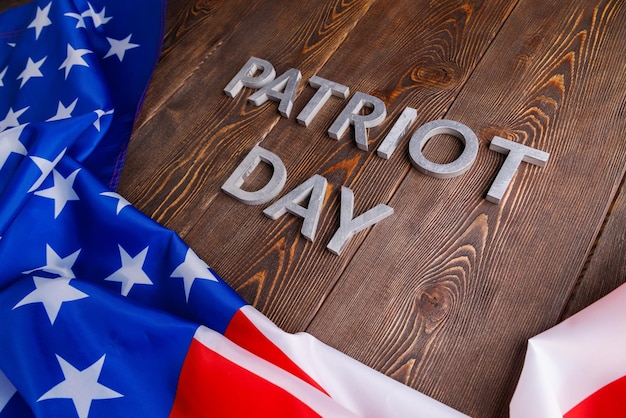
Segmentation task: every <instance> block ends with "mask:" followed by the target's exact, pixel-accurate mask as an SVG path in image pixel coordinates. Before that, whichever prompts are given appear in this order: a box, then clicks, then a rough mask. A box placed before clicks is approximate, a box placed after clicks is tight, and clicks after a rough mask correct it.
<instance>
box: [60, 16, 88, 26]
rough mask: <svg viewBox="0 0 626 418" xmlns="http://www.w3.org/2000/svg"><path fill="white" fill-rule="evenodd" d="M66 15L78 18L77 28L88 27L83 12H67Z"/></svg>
mask: <svg viewBox="0 0 626 418" xmlns="http://www.w3.org/2000/svg"><path fill="white" fill-rule="evenodd" d="M64 16H68V17H72V18H74V19H76V20H77V22H76V29H80V28H86V26H85V19H83V15H82V14H78V13H65V14H64Z"/></svg>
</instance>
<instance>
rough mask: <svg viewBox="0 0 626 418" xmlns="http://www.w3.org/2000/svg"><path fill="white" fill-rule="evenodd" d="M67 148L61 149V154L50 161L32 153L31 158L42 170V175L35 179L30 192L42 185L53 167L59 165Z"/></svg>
mask: <svg viewBox="0 0 626 418" xmlns="http://www.w3.org/2000/svg"><path fill="white" fill-rule="evenodd" d="M66 150H67V148H63V151H61V152H60V153H59V155H57V157H56V158H55V159H54V161H49V160H46V159H45V158H41V157H35V156H32V155H31V157H30V159H31V160H32V161H33V162H34V163H35V165H36V166H37V168H39V171H41V175H40V176H39V178H38V179H37V180H35V183H33V185H32V186H31V188H30V189H29V190H28V193H31V192H34V191H35V190H37V189H38V188H39V186H41V185H42V183H43V182H44V180H45V179H47V178H48V176H49V175H50V173H52V169H53V168H54V167H56V166H57V164H58V163H59V161H61V158H63V156H64V155H65V151H66Z"/></svg>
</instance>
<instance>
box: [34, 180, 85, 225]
mask: <svg viewBox="0 0 626 418" xmlns="http://www.w3.org/2000/svg"><path fill="white" fill-rule="evenodd" d="M79 171H80V168H78V169H76V171H74V172H73V173H72V174H70V175H69V176H67V177H63V176H62V175H61V173H59V172H58V171H56V170H54V169H53V170H52V176H53V179H54V186H52V187H50V188H48V189H44V190H39V191H36V192H35V194H36V195H37V196H41V197H45V198H48V199H52V200H54V219H56V218H57V217H58V216H59V214H60V213H61V211H62V210H63V208H64V207H65V205H66V204H67V202H69V201H70V200H80V198H79V197H78V195H77V194H76V192H75V191H74V180H76V175H77V174H78V172H79Z"/></svg>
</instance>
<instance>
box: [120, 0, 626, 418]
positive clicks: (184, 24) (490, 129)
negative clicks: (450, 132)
mask: <svg viewBox="0 0 626 418" xmlns="http://www.w3.org/2000/svg"><path fill="white" fill-rule="evenodd" d="M487 3H488V4H487ZM624 21H626V10H625V5H624V3H623V2H620V1H617V0H613V1H608V0H607V1H600V0H594V1H583V0H575V1H565V0H562V1H559V2H557V3H550V4H545V2H541V1H539V0H519V1H518V0H501V1H497V2H496V1H494V2H481V1H463V2H462V1H452V0H451V1H439V2H433V1H427V0H418V1H413V0H398V1H391V0H363V1H356V0H354V1H345V0H344V1H337V0H316V1H309V2H304V1H297V2H295V3H294V2H293V1H290V2H288V1H286V0H276V1H272V2H268V1H261V0H256V1H250V2H243V1H242V0H232V1H229V2H225V1H219V0H215V1H189V0H171V1H170V2H169V3H168V20H167V27H166V38H165V42H164V50H163V54H162V57H161V62H160V63H159V66H158V67H157V69H156V72H155V75H154V78H153V81H152V84H151V87H150V90H149V92H148V95H147V98H146V101H145V105H144V108H143V111H142V113H141V115H140V117H139V119H138V124H137V127H136V130H135V133H134V135H133V138H132V141H131V145H130V149H129V156H128V161H127V164H126V167H125V170H124V173H123V176H122V184H121V187H120V193H121V194H122V195H124V196H125V197H126V198H127V199H128V200H129V201H131V202H133V203H134V204H135V205H136V206H138V207H139V208H140V209H141V210H143V211H144V212H146V213H148V214H149V215H150V216H152V217H153V218H154V219H156V220H158V221H159V222H161V223H163V224H164V225H166V226H168V227H170V228H173V229H174V230H175V231H177V232H179V233H180V234H181V235H182V236H183V238H184V239H185V240H186V241H187V242H188V243H189V244H190V245H191V246H192V247H193V248H194V249H195V250H196V252H198V254H200V255H201V256H202V258H203V259H205V260H206V261H207V262H208V263H209V264H210V265H211V266H212V267H213V268H214V269H215V270H216V271H217V272H218V273H219V274H220V275H221V276H223V277H224V278H225V280H226V281H227V282H228V283H229V284H231V285H232V286H233V287H234V288H235V289H236V290H237V291H238V292H239V293H240V294H241V295H242V296H243V297H244V298H245V299H246V300H248V301H249V302H251V303H252V304H253V305H254V306H256V307H257V308H258V309H260V310H261V311H262V312H264V313H265V314H266V315H268V316H269V317H270V319H272V320H273V321H275V322H276V323H277V324H278V325H279V326H281V327H282V328H283V329H285V330H287V331H291V332H295V331H303V330H306V331H309V332H311V333H312V334H314V335H315V336H317V337H318V338H320V339H322V340H323V341H325V342H327V343H329V344H330V345H332V346H334V347H336V348H338V349H340V350H341V351H343V352H345V353H347V354H349V355H351V356H353V357H355V358H356V359H358V360H360V361H362V362H364V363H366V364H368V365H370V366H372V367H374V368H375V369H377V370H380V371H382V372H383V373H386V374H388V375H389V376H392V377H393V378H395V379H397V380H399V381H402V382H404V383H406V384H407V385H409V386H411V387H414V388H416V389H418V390H420V391H422V392H424V393H426V394H428V395H430V396H433V397H435V398H436V399H438V400H441V401H443V402H445V403H447V404H449V405H451V406H452V407H454V408H457V409H459V410H461V411H462V412H465V413H468V414H470V415H472V416H476V417H499V416H507V411H508V402H509V400H510V397H511V395H512V391H513V389H514V387H515V384H516V382H517V378H518V376H519V373H520V371H521V365H522V360H523V355H524V352H525V346H526V340H527V339H528V338H529V337H531V336H533V335H535V334H536V333H538V332H540V331H543V330H544V329H547V328H549V327H550V326H552V325H554V324H555V323H557V322H558V321H559V320H560V319H561V318H562V317H564V316H567V315H568V314H569V313H570V312H572V311H573V310H576V309H579V308H582V307H583V306H584V305H586V304H588V303H590V302H591V300H592V299H594V298H596V295H598V294H600V293H603V292H605V291H606V290H607V288H606V284H609V287H610V286H613V283H615V284H616V282H617V281H620V280H623V274H622V273H623V271H624V270H623V269H624V263H623V256H621V255H619V253H620V251H621V252H622V255H623V241H624V240H623V237H624V235H623V225H624V222H626V220H625V219H624V212H626V211H625V210H624V207H625V204H624V202H625V200H626V198H624V193H623V192H622V193H621V194H620V195H619V196H618V195H617V193H618V191H619V190H620V188H622V189H623V187H624V186H623V179H624V173H625V171H626V143H625V142H624V140H623V138H622V137H621V136H620V135H621V133H622V132H623V131H624V128H626V126H625V125H626V118H625V117H624V116H626V114H625V109H626V77H624V74H625V73H626V61H625V58H624V57H626V45H625V44H624V42H623V39H626V33H625V31H626V28H625V27H624V25H623V22H624ZM250 56H258V57H260V58H264V59H267V60H269V61H270V62H271V63H273V64H274V66H275V67H276V70H277V72H278V74H281V73H283V72H284V71H287V70H288V69H290V68H297V69H299V70H300V71H301V72H302V74H303V81H302V83H301V85H300V89H299V95H298V99H297V100H296V103H295V106H294V109H293V111H292V114H291V116H290V117H289V118H284V117H281V116H280V115H279V114H278V112H277V110H276V108H277V104H276V103H275V102H268V103H266V104H264V105H262V106H260V107H255V106H253V105H251V104H249V103H247V97H248V95H249V94H251V93H252V90H250V89H244V91H243V92H242V93H240V94H239V95H238V96H237V97H236V98H234V99H232V98H229V97H226V96H225V95H224V94H223V91H222V89H223V88H224V86H226V84H227V83H228V81H229V80H230V79H231V78H232V77H233V76H234V75H235V73H236V72H237V71H238V70H239V68H240V67H241V65H243V63H245V62H246V61H247V59H248V58H249V57H250ZM314 74H317V75H319V76H321V77H324V78H327V79H330V80H332V81H336V82H339V83H342V84H344V85H347V86H349V87H350V89H351V92H352V93H354V92H356V91H361V92H364V93H367V94H372V95H375V96H377V97H379V98H381V99H382V100H383V101H384V102H385V104H386V106H387V110H388V117H387V119H386V120H385V122H384V123H383V124H381V125H380V126H378V127H375V128H372V129H370V130H369V138H370V140H369V145H370V150H369V151H367V152H365V151H361V150H359V149H357V147H356V146H355V143H354V139H353V132H352V130H350V131H349V132H348V133H347V134H346V135H345V136H344V137H343V138H341V139H340V140H334V139H331V138H330V137H329V136H328V134H327V130H328V128H329V126H330V124H331V123H332V121H333V120H334V119H335V118H336V116H337V115H338V113H339V112H340V110H341V109H342V108H343V106H344V105H345V104H346V102H347V101H345V100H341V99H338V98H331V99H330V101H329V102H328V104H327V105H326V106H325V107H324V108H323V109H322V110H321V111H320V113H319V114H318V115H317V117H316V118H315V119H314V120H313V122H312V123H311V125H310V126H309V127H303V126H301V125H299V124H297V123H296V122H295V120H294V119H295V116H296V115H297V114H298V113H299V112H300V110H301V109H302V108H303V107H304V106H305V105H306V103H307V102H308V100H309V99H310V98H311V97H312V95H313V94H314V90H313V89H312V88H310V87H308V86H307V85H306V81H307V80H308V79H309V78H310V77H311V76H312V75H314ZM407 106H410V107H413V108H415V109H416V110H417V114H418V118H417V121H416V126H419V125H421V124H422V123H425V122H428V121H430V120H434V119H441V118H448V119H453V120H457V121H459V122H462V123H464V124H466V125H467V126H469V127H470V128H471V129H472V130H474V132H476V134H477V135H478V138H479V141H480V148H479V153H478V158H477V160H476V162H475V163H474V165H473V167H472V169H471V170H470V171H469V172H467V173H466V174H464V175H463V176H460V177H457V178H453V179H448V180H440V179H435V178H431V177H429V176H426V175H423V174H421V173H420V172H418V171H417V170H416V169H414V168H413V166H412V165H411V163H410V160H409V158H408V154H407V148H408V142H409V136H407V137H405V138H404V139H403V141H402V142H401V144H400V145H399V147H398V149H397V151H396V153H395V154H394V155H393V156H392V157H391V158H390V159H389V160H383V159H381V158H379V157H378V156H377V155H376V153H375V150H376V148H377V146H378V145H379V144H380V143H381V142H382V140H383V138H384V137H385V135H386V134H387V132H389V130H390V129H391V126H392V125H393V122H394V121H395V120H396V118H397V117H398V116H399V115H400V113H401V112H402V111H403V110H404V108H405V107H407ZM494 135H498V136H502V137H505V138H509V139H511V140H514V141H515V142H520V143H523V144H526V145H528V146H532V147H535V148H539V149H542V150H545V151H548V152H550V154H551V157H550V161H549V162H548V165H547V166H546V167H544V168H539V167H535V166H531V165H528V164H523V165H522V166H521V167H520V170H519V171H518V173H517V174H516V176H515V178H514V181H513V184H512V186H511V188H510V189H509V190H508V192H507V194H506V195H505V197H504V199H503V201H502V202H501V203H500V204H499V205H494V204H492V203H489V202H487V201H486V200H485V199H484V197H485V194H486V192H487V190H488V189H489V186H490V184H491V182H492V181H493V179H494V177H495V175H496V173H497V171H498V169H499V167H500V166H501V165H502V163H503V161H504V159H505V157H504V156H503V155H501V154H498V153H495V152H493V151H490V150H488V145H489V142H490V140H491V139H492V138H493V136H494ZM255 144H260V145H261V146H263V147H264V148H266V149H268V150H270V151H272V152H274V153H276V154H277V155H279V157H280V158H281V159H282V161H283V162H284V163H285V166H286V168H287V171H288V182H287V184H286V186H285V188H284V189H283V193H281V195H282V194H284V193H286V192H288V191H290V190H291V189H293V188H294V187H296V186H297V185H299V184H300V183H302V182H304V181H305V180H306V179H308V178H310V177H311V176H312V175H314V174H320V175H323V176H324V177H325V178H327V179H328V182H329V187H328V189H327V192H326V197H325V204H324V207H323V209H322V212H321V218H320V223H319V228H318V230H317V234H316V237H315V240H314V242H310V241H307V240H306V239H305V238H304V237H303V236H302V235H301V233H300V228H301V226H302V219H300V218H299V217H296V216H292V215H285V216H283V217H281V218H280V219H278V220H276V221H272V220H270V219H269V218H267V217H265V216H264V215H263V213H262V210H263V208H264V207H266V206H267V205H261V206H248V205H245V204H242V203H240V202H238V201H236V200H235V199H232V198H231V197H229V196H227V195H226V194H224V193H223V192H221V191H220V187H221V185H222V184H223V183H224V181H225V180H226V178H227V177H228V176H229V175H230V174H231V173H232V171H233V170H234V169H235V167H236V166H237V165H238V164H239V162H240V161H241V160H242V159H243V158H244V156H245V155H246V154H247V153H248V152H249V150H250V149H251V148H252V147H253V146H254V145H255ZM460 150H461V147H460V146H459V144H458V141H456V140H451V138H450V137H445V136H442V137H437V138H433V140H431V141H430V142H429V143H428V144H427V146H426V148H425V150H424V152H425V154H426V155H427V156H428V158H429V159H431V160H433V161H441V162H443V161H450V160H452V159H454V158H455V156H456V155H458V153H459V152H460ZM269 175H270V173H269V170H268V169H267V168H264V169H261V170H258V172H255V173H254V174H253V176H252V178H251V179H250V180H249V181H248V182H247V184H246V186H245V187H250V188H252V189H253V188H254V187H258V186H259V185H262V184H264V181H266V180H267V178H268V177H269ZM341 186H348V187H350V188H351V189H352V190H353V191H354V194H355V209H354V213H355V215H358V214H360V213H363V212H364V211H366V210H368V209H369V208H371V207H373V206H375V205H376V204H379V203H386V204H389V205H390V206H392V207H393V208H394V210H395V213H394V215H393V216H392V217H391V218H388V219H385V220H383V221H382V222H381V223H380V224H378V225H376V226H375V227H373V228H369V229H368V230H366V231H363V232H361V233H359V234H358V235H356V236H355V237H354V238H353V239H352V240H351V241H350V243H349V245H348V247H347V248H346V250H345V251H344V253H342V255H341V256H335V255H333V254H331V253H330V252H328V251H327V250H326V249H325V246H326V244H327V243H328V241H329V239H330V238H331V236H332V235H333V234H334V232H335V230H336V229H337V228H338V226H339V216H338V213H339V196H340V189H341ZM607 216H608V217H607ZM607 271H610V272H615V277H613V278H611V279H605V278H604V277H603V273H605V272H607ZM620 272H621V273H620ZM620 274H621V276H620ZM618 276H619V277H621V278H619V277H618Z"/></svg>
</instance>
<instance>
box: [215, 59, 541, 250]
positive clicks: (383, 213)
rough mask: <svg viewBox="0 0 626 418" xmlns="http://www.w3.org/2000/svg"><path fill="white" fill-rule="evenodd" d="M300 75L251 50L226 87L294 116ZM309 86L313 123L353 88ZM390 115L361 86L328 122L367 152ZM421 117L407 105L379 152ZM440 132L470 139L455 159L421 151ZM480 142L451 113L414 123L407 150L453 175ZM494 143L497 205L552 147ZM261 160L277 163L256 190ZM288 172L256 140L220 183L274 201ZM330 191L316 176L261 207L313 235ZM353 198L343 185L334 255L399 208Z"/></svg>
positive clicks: (438, 173)
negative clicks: (252, 184) (360, 203)
mask: <svg viewBox="0 0 626 418" xmlns="http://www.w3.org/2000/svg"><path fill="white" fill-rule="evenodd" d="M301 79H302V75H301V73H300V71H299V70H297V69H295V68H291V69H289V70H287V71H286V72H285V73H283V74H282V75H280V76H279V77H276V71H275V69H274V66H273V65H272V64H271V63H270V62H268V61H266V60H263V59H260V58H256V57H251V58H250V59H249V60H248V62H246V63H245V64H244V66H243V67H242V68H241V69H240V70H239V72H238V73H237V74H236V75H235V76H234V77H233V79H232V80H231V81H230V82H229V83H228V85H227V86H226V87H225V88H224V92H225V93H226V95H227V96H229V97H233V98H234V97H236V96H237V95H238V94H239V93H240V92H241V90H242V89H243V88H244V87H248V88H251V89H256V90H257V91H256V92H255V93H253V94H252V95H250V97H248V101H249V102H250V103H252V104H253V105H255V106H260V105H262V104H263V103H265V102H267V101H268V100H272V101H275V102H278V111H279V113H280V114H281V115H282V116H283V117H286V118H288V117H289V115H290V114H291V110H292V109H293V104H294V101H295V99H296V96H297V92H298V88H299V85H300V82H301ZM309 85H310V86H311V87H312V88H314V89H317V91H316V92H315V94H314V95H313V97H311V99H310V100H309V102H308V103H307V104H306V105H305V107H304V108H303V109H302V111H301V112H300V113H299V114H298V115H297V116H296V120H297V121H298V123H300V124H302V125H304V126H309V124H310V123H311V121H312V120H313V119H314V118H315V116H316V115H317V114H318V112H319V111H320V110H321V109H322V107H323V106H324V105H325V104H326V103H327V101H328V100H329V99H330V97H331V96H336V97H338V98H341V99H347V98H348V96H349V95H350V89H349V87H347V86H344V85H341V84H339V83H335V82H333V81H330V80H326V79H324V78H321V77H318V76H313V77H311V79H309ZM364 109H368V110H369V112H368V113H365V114H364V112H363V111H364ZM386 117H387V109H386V106H385V103H384V102H383V101H382V100H381V99H379V98H377V97H375V96H371V95H368V94H365V93H362V92H356V93H355V94H354V95H353V96H352V97H351V98H350V100H349V101H348V103H347V104H346V105H345V107H344V108H343V110H342V111H341V112H340V114H339V116H337V118H336V119H335V121H334V122H333V123H332V124H331V125H330V128H329V129H328V135H329V136H330V137H331V138H333V139H336V140H339V139H341V138H342V137H343V135H344V134H345V133H346V131H347V130H348V128H349V127H350V125H352V126H353V127H354V139H355V142H356V146H357V147H358V148H359V149H361V150H363V151H368V137H367V135H368V131H367V130H368V128H372V127H375V126H378V125H380V124H381V123H383V122H384V121H385V119H386ZM416 118H417V112H416V110H415V109H413V108H410V107H407V108H405V109H404V111H403V112H402V114H401V115H400V116H399V117H398V119H397V120H396V122H395V124H394V125H393V126H392V128H391V130H390V131H389V133H388V134H387V136H386V137H385V138H384V139H383V141H382V142H381V144H380V146H379V147H378V149H377V152H376V153H377V155H378V156H379V157H381V158H384V159H389V158H390V157H391V155H392V154H393V153H394V151H395V150H396V148H397V146H398V143H399V142H400V141H401V140H402V139H403V138H404V136H405V135H406V134H407V132H408V131H409V129H410V128H411V125H412V124H413V123H414V122H415V119H416ZM439 134H448V135H452V136H454V137H455V138H457V139H459V140H460V141H461V143H462V144H463V145H464V148H463V151H462V153H461V155H459V156H458V158H456V159H455V160H454V161H452V162H449V163H445V164H438V163H434V162H432V161H430V160H428V159H427V158H426V157H425V156H424V155H423V153H422V150H423V148H424V146H425V145H426V143H427V142H428V140H429V139H430V138H432V137H433V136H435V135H439ZM478 147H479V144H478V138H477V137H476V134H475V133H474V132H473V131H472V130H471V129H470V128H469V127H467V126H466V125H463V124H462V123H459V122H456V121H453V120H435V121H431V122H428V123H426V124H424V125H422V126H421V127H419V128H418V129H417V130H415V132H414V133H413V135H412V136H411V139H410V141H409V157H410V159H411V162H412V164H413V166H414V167H415V168H416V169H418V170H419V171H421V172H422V173H424V174H426V175H429V176H432V177H436V178H442V179H446V178H453V177H456V176H459V175H461V174H463V173H465V172H466V171H467V170H469V169H470V167H471V166H472V164H473V163H474V161H475V159H476V156H477V154H478ZM489 149H490V150H492V151H495V152H498V153H501V154H505V155H507V157H506V159H505V161H504V163H503V164H502V167H501V168H500V170H499V172H498V173H497V175H496V178H495V179H494V181H493V183H492V185H491V187H490V189H489V191H488V192H487V196H486V199H487V200H488V201H490V202H492V203H496V204H497V203H499V202H500V200H501V199H502V197H503V196H504V193H505V192H506V190H507V188H508V187H509V185H510V183H511V181H512V180H513V177H514V175H515V173H516V172H517V170H518V168H519V166H520V165H521V163H522V162H527V163H531V164H535V165H538V166H541V167H543V166H544V165H545V164H546V162H547V161H548V157H549V154H548V153H546V152H544V151H540V150H537V149H534V148H531V147H528V146H526V145H522V144H519V143H516V142H513V141H510V140H508V139H505V138H501V137H498V136H495V137H494V138H493V139H492V141H491V143H490V146H489ZM261 161H263V162H265V163H267V164H269V165H271V166H272V168H273V170H274V173H273V176H272V178H271V179H270V181H269V182H268V183H267V184H266V185H265V186H264V187H263V188H261V189H260V190H258V191H255V192H249V191H245V190H243V189H241V186H242V185H243V183H244V182H245V180H246V178H247V176H249V175H250V174H251V173H252V172H253V171H254V169H255V168H256V167H257V165H258V164H260V162H261ZM286 178H287V172H286V169H285V167H284V164H283V163H282V161H280V158H279V157H278V156H277V155H276V154H274V153H272V152H270V151H268V150H265V149H263V148H261V147H260V146H256V147H255V148H254V149H253V150H252V151H251V152H250V153H249V154H248V156H247V157H246V158H245V159H244V161H242V163H241V164H240V165H239V167H238V168H237V169H236V170H235V172H233V174H232V175H231V176H230V178H229V179H228V180H227V181H226V182H225V183H224V185H223V186H222V190H223V191H224V192H225V193H227V194H229V195H230V196H232V197H234V198H235V199H237V200H239V201H241V202H243V203H246V204H249V205H260V204H263V203H267V202H269V201H270V200H272V199H273V198H274V197H276V196H277V195H278V194H279V193H280V191H281V190H282V187H283V186H284V184H285V182H286ZM325 190H326V179H325V178H324V177H322V176H319V175H315V176H313V177H311V178H310V179H308V180H307V181H305V182H304V183H302V184H301V185H300V186H298V187H296V188H295V189H294V190H293V191H291V192H290V193H288V194H287V195H285V196H283V197H282V198H281V199H279V200H278V201H277V202H275V203H274V204H273V205H271V206H270V207H268V208H267V209H265V210H264V211H263V212H264V213H265V214H266V215H267V216H269V217H270V218H272V219H278V218H279V217H280V216H282V215H283V214H285V213H287V212H289V213H291V214H293V215H296V216H300V217H302V218H303V219H304V221H303V226H302V234H303V235H304V236H305V237H306V238H307V239H309V240H311V241H313V239H314V236H315V230H316V228H317V223H318V220H319V216H320V212H321V206H322V203H323V197H324V192H325ZM306 199H308V200H309V205H308V207H306V208H305V207H303V206H301V205H300V203H302V202H304V201H305V200H306ZM353 199H354V196H353V194H352V191H351V190H350V189H349V188H347V187H342V194H341V213H340V227H339V229H338V230H337V232H336V233H335V235H334V236H333V238H332V239H331V240H330V242H329V244H328V246H327V248H328V249H329V250H330V251H331V252H333V253H335V254H339V253H340V252H341V250H342V249H343V248H344V246H345V244H346V243H347V242H348V240H349V239H350V237H351V236H352V235H353V234H355V233H356V232H358V231H360V230H362V229H365V228H367V227H368V226H372V225H374V224H375V223H377V222H378V221H380V220H382V219H384V218H385V217H387V216H389V215H391V214H392V213H393V209H392V208H390V207H389V206H387V205H383V204H380V205H378V206H376V207H374V208H373V209H370V210H369V211H367V212H365V213H363V214H362V215H361V216H359V217H357V218H355V219H352V210H353Z"/></svg>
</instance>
